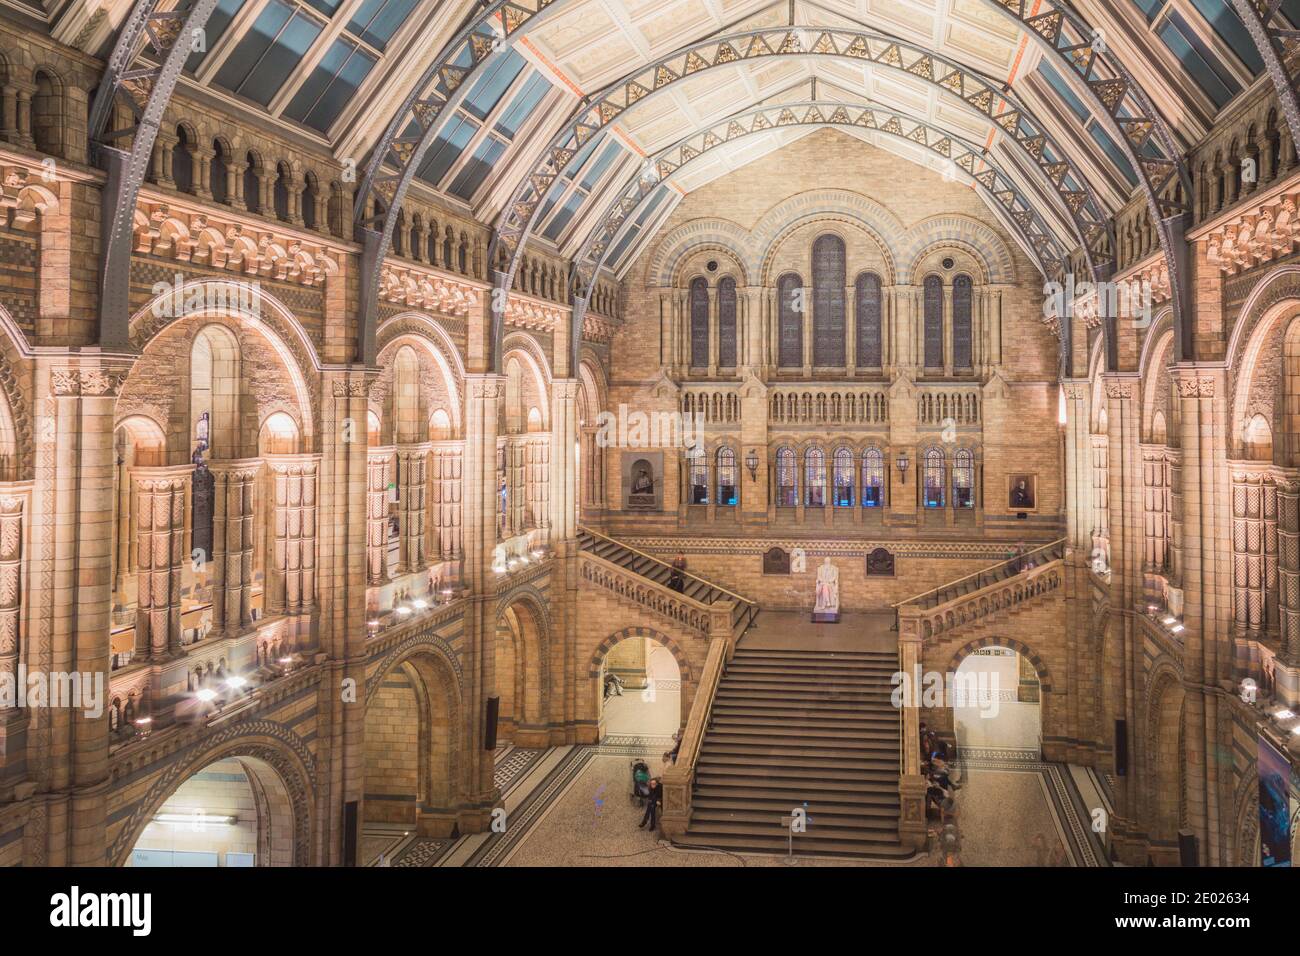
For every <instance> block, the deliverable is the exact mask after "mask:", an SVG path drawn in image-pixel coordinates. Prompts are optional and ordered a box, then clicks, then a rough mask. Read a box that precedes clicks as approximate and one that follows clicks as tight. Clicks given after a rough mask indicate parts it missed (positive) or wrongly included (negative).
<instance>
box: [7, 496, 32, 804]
mask: <svg viewBox="0 0 1300 956" xmlns="http://www.w3.org/2000/svg"><path fill="white" fill-rule="evenodd" d="M30 493H31V489H30V487H29V486H27V485H26V484H20V483H17V482H6V483H5V484H3V485H0V681H6V682H7V681H14V682H16V681H17V678H18V662H19V661H20V660H22V655H23V651H24V648H23V646H22V633H23V620H22V618H23V606H22V605H23V560H24V557H25V555H24V552H23V542H24V539H25V537H26V528H25V516H26V511H27V507H28V496H29V495H30ZM27 723H28V718H27V715H26V714H25V713H24V712H23V711H22V710H20V709H19V708H17V707H6V706H4V705H3V704H0V801H3V800H4V799H6V789H7V785H8V784H10V783H13V782H15V781H17V780H20V779H22V777H23V776H24V775H25V773H26V769H27V768H26V757H27V734H26V730H27Z"/></svg>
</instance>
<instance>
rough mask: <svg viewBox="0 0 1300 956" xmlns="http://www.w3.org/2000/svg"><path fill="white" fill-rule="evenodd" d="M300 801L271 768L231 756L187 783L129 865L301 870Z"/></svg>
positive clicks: (157, 816)
mask: <svg viewBox="0 0 1300 956" xmlns="http://www.w3.org/2000/svg"><path fill="white" fill-rule="evenodd" d="M293 814H294V811H293V804H292V802H291V800H290V797H289V791H288V788H287V787H286V786H285V783H284V780H283V779H282V778H281V777H280V775H279V773H277V772H276V771H275V770H274V769H273V768H272V767H271V766H270V764H268V763H266V762H265V761H263V760H260V759H258V758H256V757H244V756H234V757H225V758H222V759H220V760H217V761H214V762H213V763H210V764H208V765H207V766H206V767H204V768H203V769H202V770H199V771H198V772H197V773H194V774H191V775H190V776H189V777H188V778H186V780H185V782H184V783H182V784H181V785H180V786H179V787H177V788H176V790H175V791H174V792H173V793H172V794H171V796H169V797H168V798H167V799H166V801H165V802H164V803H163V804H162V806H160V807H159V808H158V810H157V811H156V812H155V813H154V814H153V816H152V817H151V818H150V820H149V821H148V822H147V823H146V824H145V826H144V829H143V830H142V831H141V833H140V836H139V837H138V838H137V839H136V842H135V845H134V846H133V847H132V848H131V852H130V854H129V855H128V856H127V859H126V861H125V865H126V866H147V867H214V866H215V867H247V866H292V865H294V863H295V861H294V830H295V827H294V818H293Z"/></svg>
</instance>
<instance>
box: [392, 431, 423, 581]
mask: <svg viewBox="0 0 1300 956" xmlns="http://www.w3.org/2000/svg"><path fill="white" fill-rule="evenodd" d="M428 460H429V445H428V444H427V443H425V444H420V445H398V446H397V487H398V489H399V491H400V493H401V501H402V505H401V508H402V514H401V541H400V543H399V545H398V550H397V555H398V570H399V571H403V572H406V573H410V572H413V571H419V570H422V569H423V568H424V567H425V566H426V565H427V564H428V563H429V562H428V555H427V553H426V551H425V541H426V538H427V534H426V532H425V500H426V498H427V497H428V493H429V480H428V475H427V466H428Z"/></svg>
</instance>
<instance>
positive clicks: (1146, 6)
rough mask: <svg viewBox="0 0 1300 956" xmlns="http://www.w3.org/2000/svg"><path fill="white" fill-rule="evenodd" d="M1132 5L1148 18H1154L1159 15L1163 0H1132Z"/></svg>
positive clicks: (1163, 3)
mask: <svg viewBox="0 0 1300 956" xmlns="http://www.w3.org/2000/svg"><path fill="white" fill-rule="evenodd" d="M1133 5H1134V6H1135V7H1137V8H1138V9H1139V10H1141V11H1142V12H1143V13H1145V14H1146V17H1147V19H1148V20H1154V19H1155V18H1156V17H1157V16H1159V15H1160V9H1161V8H1162V7H1163V6H1164V5H1165V0H1133Z"/></svg>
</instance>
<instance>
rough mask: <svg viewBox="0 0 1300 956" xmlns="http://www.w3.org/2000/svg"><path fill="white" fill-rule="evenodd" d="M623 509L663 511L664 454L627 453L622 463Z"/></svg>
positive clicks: (658, 452) (624, 453)
mask: <svg viewBox="0 0 1300 956" xmlns="http://www.w3.org/2000/svg"><path fill="white" fill-rule="evenodd" d="M622 466H623V468H622V470H623V507H624V508H625V509H626V510H628V511H661V510H663V502H664V453H663V452H661V451H655V452H646V451H625V452H623V461H622Z"/></svg>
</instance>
